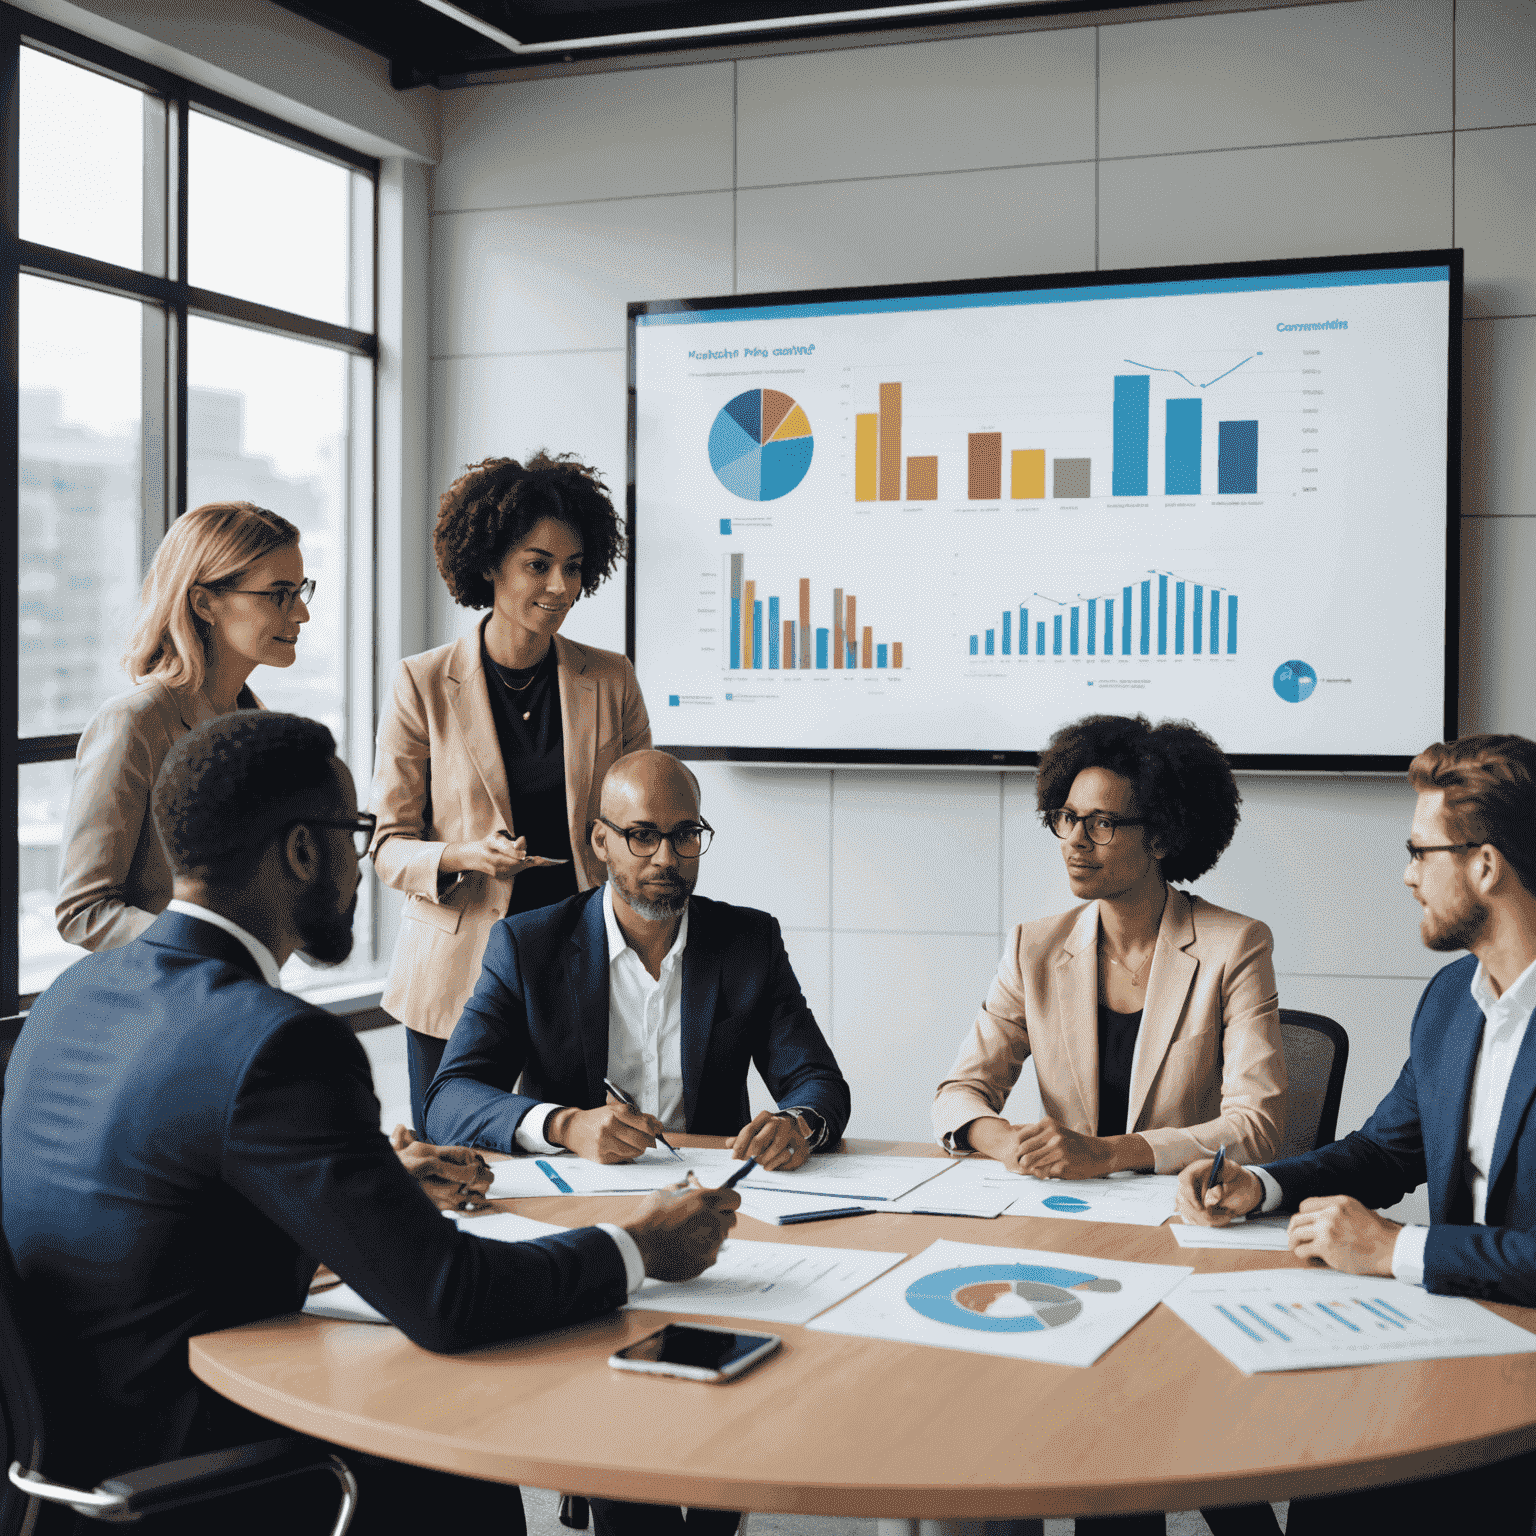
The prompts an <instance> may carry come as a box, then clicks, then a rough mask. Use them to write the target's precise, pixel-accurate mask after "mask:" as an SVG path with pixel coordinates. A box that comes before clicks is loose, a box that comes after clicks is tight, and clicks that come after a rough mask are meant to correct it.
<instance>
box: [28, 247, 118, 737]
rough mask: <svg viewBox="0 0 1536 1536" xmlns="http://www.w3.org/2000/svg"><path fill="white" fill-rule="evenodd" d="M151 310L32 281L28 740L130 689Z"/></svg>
mask: <svg viewBox="0 0 1536 1536" xmlns="http://www.w3.org/2000/svg"><path fill="white" fill-rule="evenodd" d="M143 325H144V312H143V306H142V305H140V304H139V303H138V302H137V301H136V300H133V299H118V298H111V297H109V296H107V295H106V294H100V293H93V292H91V291H90V290H89V289H86V288H74V287H71V286H69V285H68V284H66V283H53V282H48V281H46V280H44V279H43V278H37V277H23V278H22V280H21V369H20V386H21V391H20V409H19V412H18V417H19V421H18V425H19V429H20V431H19V438H20V462H19V466H18V469H19V476H20V487H19V488H20V513H21V517H20V531H19V544H20V549H19V554H20V562H19V563H20V593H19V604H18V607H19V625H18V629H19V633H18V636H17V640H18V646H17V650H18V672H19V678H18V682H19V689H20V697H19V707H18V714H19V732H20V734H21V735H22V736H52V735H55V734H58V733H61V732H64V731H78V730H79V729H80V728H81V727H82V726H83V725H84V724H85V723H86V722H87V721H88V720H89V719H90V718H91V716H92V715H93V714H95V712H96V710H97V708H98V706H99V705H100V704H101V703H102V702H103V701H104V700H105V699H109V698H111V697H112V695H113V694H115V693H121V692H122V691H123V690H124V689H125V688H127V687H128V686H129V680H128V676H127V674H126V673H125V672H124V671H123V670H122V665H121V661H120V658H121V656H122V654H123V649H124V643H125V641H126V640H127V638H128V630H129V627H130V625H131V623H132V619H133V614H134V610H135V608H136V606H137V603H138V592H139V578H140V572H141V569H142V567H141V563H140V560H141V537H142V535H141V523H142V513H141V510H140V489H139V482H140V430H141V423H140V411H141V405H140V401H141V391H140V366H141V365H140V359H141V356H142V352H143V340H142V338H143Z"/></svg>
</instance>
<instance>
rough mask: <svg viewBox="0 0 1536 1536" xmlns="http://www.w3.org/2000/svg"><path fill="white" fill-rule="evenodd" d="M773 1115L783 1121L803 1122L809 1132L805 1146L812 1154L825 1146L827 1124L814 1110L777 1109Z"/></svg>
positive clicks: (802, 1108) (800, 1108)
mask: <svg viewBox="0 0 1536 1536" xmlns="http://www.w3.org/2000/svg"><path fill="white" fill-rule="evenodd" d="M774 1113H775V1114H776V1115H778V1116H780V1117H782V1118H785V1119H789V1120H795V1119H800V1120H804V1121H805V1123H806V1125H807V1126H808V1127H809V1128H810V1132H811V1134H810V1136H809V1138H808V1139H807V1141H806V1145H807V1147H808V1148H809V1149H810V1150H811V1151H812V1152H819V1151H820V1150H821V1149H822V1147H823V1146H824V1145H825V1144H826V1140H827V1122H826V1121H825V1120H823V1119H822V1117H821V1116H820V1115H819V1114H817V1113H816V1111H815V1110H814V1109H806V1108H804V1107H799V1108H794V1109H778V1110H775V1111H774Z"/></svg>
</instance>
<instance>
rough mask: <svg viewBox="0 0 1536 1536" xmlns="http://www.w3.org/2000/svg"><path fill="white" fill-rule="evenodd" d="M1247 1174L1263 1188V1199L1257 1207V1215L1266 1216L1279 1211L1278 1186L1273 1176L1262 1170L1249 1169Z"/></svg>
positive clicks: (1279, 1197) (1279, 1196) (1279, 1194)
mask: <svg viewBox="0 0 1536 1536" xmlns="http://www.w3.org/2000/svg"><path fill="white" fill-rule="evenodd" d="M1248 1172H1249V1173H1251V1174H1252V1175H1253V1176H1254V1177H1255V1178H1256V1179H1257V1180H1258V1181H1259V1183H1260V1184H1262V1185H1263V1186H1264V1199H1263V1201H1262V1202H1261V1203H1260V1205H1259V1210H1258V1214H1259V1215H1260V1216H1267V1215H1269V1213H1270V1212H1271V1211H1278V1210H1279V1209H1280V1200H1281V1193H1280V1186H1279V1184H1277V1183H1276V1182H1275V1178H1274V1175H1273V1174H1271V1173H1269V1172H1267V1171H1266V1170H1265V1169H1263V1168H1252V1167H1250V1168H1249V1170H1248Z"/></svg>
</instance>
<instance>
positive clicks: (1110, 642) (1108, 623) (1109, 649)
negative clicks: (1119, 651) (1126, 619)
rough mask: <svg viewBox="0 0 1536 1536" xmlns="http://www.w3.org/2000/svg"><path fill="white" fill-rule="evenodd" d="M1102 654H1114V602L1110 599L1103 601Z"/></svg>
mask: <svg viewBox="0 0 1536 1536" xmlns="http://www.w3.org/2000/svg"><path fill="white" fill-rule="evenodd" d="M1104 654H1105V655H1106V656H1113V655H1114V654H1115V600H1114V598H1112V597H1106V598H1105V599H1104Z"/></svg>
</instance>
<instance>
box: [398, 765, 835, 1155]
mask: <svg viewBox="0 0 1536 1536" xmlns="http://www.w3.org/2000/svg"><path fill="white" fill-rule="evenodd" d="M601 807H602V809H601V813H600V817H599V820H598V821H597V822H596V823H595V824H594V826H593V828H592V846H593V848H594V849H595V850H596V852H597V856H598V858H599V859H601V860H602V861H603V863H604V864H606V865H607V866H608V880H607V882H606V883H605V884H604V885H603V886H601V887H600V888H598V889H596V890H592V891H587V892H586V893H584V894H582V895H579V896H573V897H571V898H569V899H568V900H566V901H563V902H559V903H557V904H556V905H554V906H551V907H543V908H540V909H538V910H536V911H532V912H522V913H518V914H517V915H516V916H514V917H510V918H505V919H503V920H502V921H501V922H500V923H498V924H497V925H496V926H495V928H493V929H492V930H491V937H490V942H489V943H488V944H487V945H486V951H485V962H484V968H483V969H482V971H481V974H480V981H479V983H478V984H477V986H476V987H475V991H474V995H473V996H472V997H471V998H470V1000H469V1003H468V1004H467V1005H466V1007H465V1009H464V1012H463V1014H462V1015H461V1016H460V1019H459V1022H458V1024H457V1025H456V1026H455V1027H454V1031H453V1036H452V1038H451V1039H450V1040H449V1042H448V1048H447V1050H446V1051H445V1052H444V1054H443V1060H442V1064H441V1066H440V1067H439V1068H438V1071H437V1075H436V1077H434V1079H433V1080H432V1084H431V1086H430V1088H429V1089H428V1090H427V1112H426V1124H427V1131H428V1134H429V1135H431V1136H435V1137H439V1138H443V1137H446V1138H448V1139H449V1140H451V1141H453V1142H455V1143H462V1144H464V1145H466V1146H478V1147H490V1148H495V1149H496V1150H498V1151H503V1152H514V1151H519V1150H521V1151H539V1152H543V1151H549V1150H552V1149H554V1150H558V1149H562V1148H564V1149H569V1150H570V1151H572V1152H575V1153H577V1154H578V1155H579V1156H582V1157H585V1158H589V1159H592V1160H594V1161H597V1162H604V1163H614V1162H624V1161H627V1160H629V1159H630V1158H633V1157H636V1156H638V1155H639V1154H640V1153H641V1152H643V1151H644V1150H645V1149H646V1148H647V1147H651V1146H654V1145H655V1144H656V1137H657V1135H658V1134H659V1133H661V1132H663V1131H666V1130H680V1131H694V1132H698V1133H701V1134H704V1135H712V1136H730V1137H732V1138H734V1140H733V1148H734V1150H735V1152H736V1155H737V1156H738V1157H749V1156H750V1157H755V1158H756V1159H757V1160H758V1162H759V1163H760V1164H761V1165H762V1166H763V1167H765V1168H794V1167H798V1166H799V1165H800V1164H801V1163H803V1162H804V1161H805V1159H806V1157H807V1156H808V1155H809V1154H810V1153H811V1152H813V1151H816V1150H817V1149H818V1148H821V1147H835V1146H836V1145H837V1143H838V1141H839V1140H840V1139H841V1137H842V1134H843V1127H844V1126H845V1125H846V1124H847V1120H848V1109H849V1097H848V1085H847V1083H846V1082H845V1081H844V1080H843V1075H842V1073H841V1072H840V1071H839V1070H838V1067H837V1062H836V1061H835V1060H834V1058H833V1056H832V1052H831V1050H830V1048H829V1047H828V1045H827V1042H826V1040H825V1039H824V1038H823V1036H822V1033H821V1031H820V1029H818V1028H817V1026H816V1020H815V1018H814V1017H813V1016H812V1014H811V1010H810V1008H809V1007H808V1006H807V1005H806V1001H805V998H804V997H803V996H802V995H801V992H800V984H799V983H798V982H797V981H796V980H795V973H794V971H793V970H792V969H791V967H790V964H789V957H788V956H787V955H786V954H785V952H784V941H783V939H782V938H781V937H780V934H779V925H778V923H777V922H776V921H775V920H774V919H773V918H772V917H770V916H769V915H768V914H767V913H765V912H756V911H753V910H752V909H751V908H749V907H733V906H727V905H726V904H725V903H724V902H719V901H708V900H705V899H704V898H702V897H699V896H694V895H693V894H692V893H693V888H694V886H695V884H696V883H697V882H698V878H699V859H700V857H701V856H702V855H703V852H704V850H705V849H706V848H707V847H708V846H709V840H710V837H711V835H712V834H711V828H710V827H709V824H708V823H707V822H705V821H704V820H703V819H702V818H701V816H700V815H699V796H698V784H697V781H696V780H695V779H694V777H693V775H692V774H691V773H690V772H689V771H688V770H687V769H686V768H685V767H683V765H682V764H681V763H679V762H678V761H677V759H676V758H673V757H669V756H668V755H667V754H666V753H665V752H650V751H647V752H634V753H631V754H630V755H629V756H628V757H625V758H621V759H620V760H619V761H618V762H617V763H615V764H614V765H613V767H612V768H610V769H609V771H608V775H607V777H606V778H605V780H604V781H603V789H602V800H601ZM753 1062H755V1063H756V1064H757V1068H758V1071H759V1072H760V1073H761V1074H762V1078H763V1081H764V1082H765V1083H766V1084H767V1085H768V1090H769V1092H770V1093H772V1094H773V1096H774V1099H775V1101H776V1102H777V1104H778V1106H779V1107H778V1108H777V1109H776V1110H764V1111H762V1112H761V1113H760V1114H758V1115H756V1116H755V1117H753V1116H751V1111H750V1109H749V1107H748V1103H747V1069H748V1067H749V1066H750V1065H751V1064H752V1063H753ZM519 1077H521V1079H522V1082H521V1085H519V1083H518V1079H519ZM605 1078H607V1079H608V1080H609V1081H610V1082H612V1083H613V1084H615V1085H616V1086H617V1087H619V1088H621V1089H623V1090H624V1092H625V1094H626V1095H627V1096H628V1097H629V1098H630V1099H632V1100H633V1101H634V1103H633V1105H627V1104H624V1103H621V1102H619V1101H618V1100H617V1099H615V1098H614V1096H613V1095H612V1094H610V1093H609V1092H608V1091H607V1089H606V1088H605V1087H604V1079H605Z"/></svg>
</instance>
